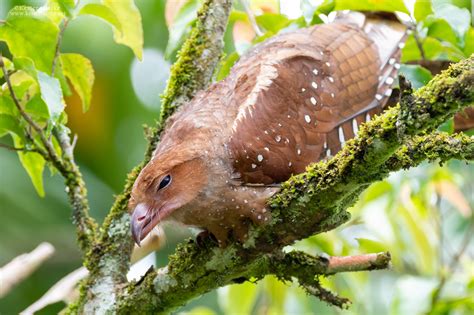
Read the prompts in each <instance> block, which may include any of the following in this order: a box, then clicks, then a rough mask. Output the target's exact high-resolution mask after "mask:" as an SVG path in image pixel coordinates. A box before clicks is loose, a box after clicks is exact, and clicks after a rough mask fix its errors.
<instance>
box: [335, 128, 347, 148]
mask: <svg viewBox="0 0 474 315" xmlns="http://www.w3.org/2000/svg"><path fill="white" fill-rule="evenodd" d="M337 131H338V133H339V142H340V143H341V146H342V147H343V146H344V143H346V138H345V137H344V130H343V129H342V127H339V128H338V129H337Z"/></svg>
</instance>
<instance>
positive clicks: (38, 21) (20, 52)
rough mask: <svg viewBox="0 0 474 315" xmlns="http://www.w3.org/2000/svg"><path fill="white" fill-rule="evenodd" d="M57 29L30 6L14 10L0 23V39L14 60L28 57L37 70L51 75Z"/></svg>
mask: <svg viewBox="0 0 474 315" xmlns="http://www.w3.org/2000/svg"><path fill="white" fill-rule="evenodd" d="M58 31H59V29H58V27H57V26H56V25H54V23H53V22H51V21H50V20H49V19H47V18H45V17H42V16H41V15H38V14H35V10H34V9H33V8H31V7H26V6H21V7H14V8H13V9H12V10H11V11H10V12H9V14H8V17H7V20H6V23H3V24H0V40H2V41H5V42H6V43H7V45H8V48H9V49H10V51H11V53H12V54H13V55H14V56H15V57H29V58H31V59H32V60H33V62H34V63H35V66H36V68H37V69H38V70H41V71H43V72H45V73H51V67H52V65H53V58H54V55H55V51H56V42H57V37H58Z"/></svg>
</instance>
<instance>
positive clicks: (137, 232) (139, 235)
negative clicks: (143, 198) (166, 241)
mask: <svg viewBox="0 0 474 315" xmlns="http://www.w3.org/2000/svg"><path fill="white" fill-rule="evenodd" d="M155 217H156V216H155ZM152 219H153V214H152V212H151V211H150V208H149V207H148V206H147V205H146V204H144V203H139V204H138V205H137V206H136V207H135V209H134V210H133V214H132V219H131V223H130V225H131V229H132V237H133V240H134V241H135V243H137V245H138V246H140V242H141V241H142V240H143V239H144V238H145V237H146V236H147V235H148V233H150V231H151V230H152V229H153V227H154V226H155V225H156V224H157V223H158V222H152V221H157V220H156V219H155V220H152Z"/></svg>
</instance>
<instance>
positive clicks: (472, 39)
mask: <svg viewBox="0 0 474 315" xmlns="http://www.w3.org/2000/svg"><path fill="white" fill-rule="evenodd" d="M463 51H464V55H465V56H466V57H469V56H470V55H472V54H474V28H472V27H470V28H469V30H468V31H467V32H466V35H465V37H464V50H463Z"/></svg>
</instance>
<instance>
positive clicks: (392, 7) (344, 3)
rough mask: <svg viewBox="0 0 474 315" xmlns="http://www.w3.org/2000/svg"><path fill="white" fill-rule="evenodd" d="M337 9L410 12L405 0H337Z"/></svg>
mask: <svg viewBox="0 0 474 315" xmlns="http://www.w3.org/2000/svg"><path fill="white" fill-rule="evenodd" d="M335 2H336V7H335V10H354V11H386V12H395V11H399V12H404V13H409V12H408V10H407V8H406V7H405V4H404V3H403V0H393V1H379V0H359V1H353V0H337V1H335Z"/></svg>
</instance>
